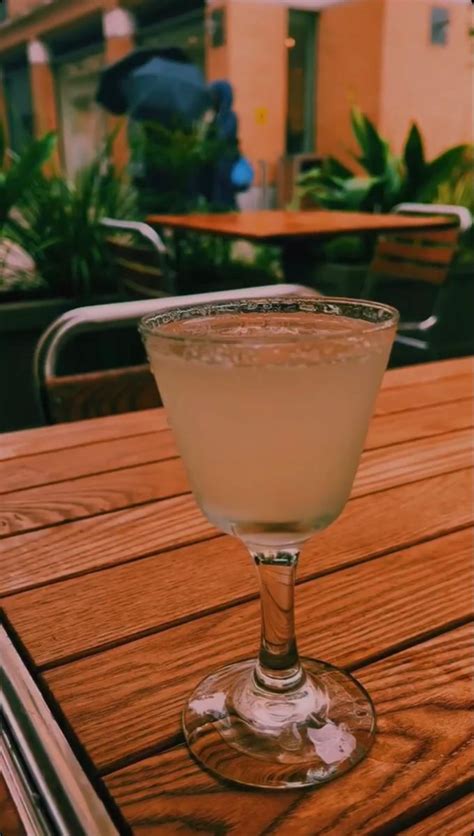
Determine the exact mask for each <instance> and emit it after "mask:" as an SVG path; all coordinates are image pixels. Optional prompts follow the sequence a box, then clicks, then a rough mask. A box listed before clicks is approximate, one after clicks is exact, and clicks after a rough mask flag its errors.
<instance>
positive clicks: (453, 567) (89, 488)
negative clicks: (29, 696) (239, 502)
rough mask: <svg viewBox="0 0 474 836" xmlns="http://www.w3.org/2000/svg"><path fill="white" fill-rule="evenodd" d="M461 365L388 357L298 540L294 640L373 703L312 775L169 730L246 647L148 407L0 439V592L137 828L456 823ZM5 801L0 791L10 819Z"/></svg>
mask: <svg viewBox="0 0 474 836" xmlns="http://www.w3.org/2000/svg"><path fill="white" fill-rule="evenodd" d="M473 371H474V366H473V361H472V359H456V360H449V361H444V362H442V363H431V364H425V365H422V366H419V367H410V368H406V369H397V370H394V371H391V372H389V373H387V375H386V376H385V378H384V383H383V387H382V391H381V393H380V396H379V399H378V401H377V405H376V413H375V417H374V419H373V420H372V423H371V427H370V431H369V435H368V438H367V442H366V446H365V452H364V454H363V456H362V460H361V465H360V468H359V471H358V475H357V478H356V481H355V484H354V490H353V494H352V497H351V500H350V501H349V503H348V504H347V507H346V509H345V511H344V512H343V514H342V515H341V517H340V519H339V520H338V521H337V522H336V523H335V524H334V525H332V526H331V527H330V528H329V529H328V530H327V531H325V532H323V533H322V534H320V535H319V536H317V537H314V538H313V539H312V540H311V541H310V542H309V543H308V544H307V546H306V547H305V549H304V551H303V555H302V558H301V561H300V567H299V573H298V589H297V624H298V635H299V644H300V650H301V651H302V653H303V654H306V655H309V656H316V657H322V658H326V659H328V660H329V661H332V662H334V663H335V664H340V665H343V666H346V667H348V668H349V669H351V670H353V671H355V672H356V674H357V676H358V677H359V678H360V679H361V680H362V681H363V683H364V684H365V685H366V687H367V688H368V689H369V691H370V693H371V695H372V696H373V698H374V699H375V702H376V705H377V709H378V713H379V734H378V737H377V740H376V743H375V746H374V749H373V750H372V752H371V754H370V756H369V758H368V759H367V760H366V761H364V762H363V763H362V764H361V765H359V766H358V767H357V768H356V769H355V770H354V771H352V772H350V773H348V774H347V775H345V776H344V777H343V778H341V779H339V780H338V781H337V782H335V783H334V784H333V785H328V786H326V787H323V788H321V789H319V790H317V791H315V792H308V791H307V792H302V793H295V792H292V793H276V794H275V793H270V794H268V793H267V794H265V793H259V792H246V791H244V790H237V789H232V788H230V787H225V786H223V785H220V784H218V783H216V782H215V781H214V780H213V779H212V778H210V777H209V776H208V775H206V773H204V772H203V771H201V770H200V769H199V768H198V767H197V766H196V765H195V764H194V762H193V761H192V760H191V759H190V757H189V756H188V754H187V751H186V749H185V747H184V746H183V745H182V734H181V729H180V713H181V709H182V705H183V703H184V701H185V698H186V696H187V695H188V694H189V692H190V691H191V688H192V687H193V686H194V685H195V684H196V682H197V681H198V680H199V679H200V678H201V677H202V676H203V675H205V674H206V673H207V672H209V671H210V670H211V669H213V668H215V667H216V666H217V665H219V664H220V663H224V662H227V661H231V660H234V659H236V658H239V657H240V658H243V657H245V656H248V655H251V654H252V653H254V652H255V650H256V646H257V642H258V622H259V604H258V599H257V584H256V578H255V577H254V570H253V567H252V565H251V561H250V560H249V558H248V557H247V555H246V553H245V549H244V548H243V546H241V545H240V544H239V543H238V542H237V541H235V540H233V539H232V538H229V537H226V536H224V535H222V534H220V533H219V532H217V531H216V530H215V529H214V528H213V527H212V526H211V525H210V524H209V523H208V522H207V521H206V520H205V519H204V517H203V516H202V514H201V512H200V511H199V510H198V508H197V507H196V504H195V502H194V500H193V499H192V497H191V496H190V495H189V493H188V491H189V487H188V480H187V477H186V474H185V470H184V467H183V465H182V463H181V462H180V460H179V458H177V451H176V448H175V446H174V442H173V438H172V434H171V431H170V430H169V428H168V426H167V422H166V415H165V413H164V411H163V410H149V411H146V412H137V413H133V414H130V415H123V416H112V417H108V418H103V419H97V420H96V419H91V420H88V421H82V422H79V423H72V424H69V425H58V426H55V427H50V428H42V429H38V430H26V431H22V432H20V433H8V434H5V435H3V436H0V556H1V559H0V594H2V595H3V598H2V599H1V601H0V603H1V605H2V607H3V609H4V612H5V615H6V617H7V623H9V624H10V625H11V628H12V629H13V631H14V632H15V633H16V634H17V636H18V637H19V638H20V640H21V642H22V643H23V645H24V647H25V648H26V651H27V653H28V655H29V657H30V660H31V663H32V665H33V666H34V668H35V670H36V675H37V677H38V680H39V682H40V683H41V684H43V685H44V687H45V688H47V689H48V690H49V692H50V696H51V698H52V699H53V700H56V701H57V703H58V706H59V708H60V712H62V715H63V716H64V717H65V718H66V720H67V721H68V724H70V726H71V727H72V729H73V731H74V732H75V733H76V734H77V735H78V737H79V740H80V741H81V743H82V745H83V747H84V748H85V749H86V750H87V752H88V754H89V756H90V758H91V761H92V764H93V772H94V773H95V772H96V771H98V772H99V773H101V774H102V775H103V776H104V779H105V780H106V782H107V784H108V785H109V788H110V790H111V792H112V794H113V796H114V797H115V799H116V801H117V803H118V804H119V805H120V808H121V810H122V813H123V815H124V817H125V819H127V820H128V821H129V822H130V824H131V826H132V830H133V832H134V833H140V834H148V833H150V834H152V833H153V834H155V833H160V834H161V833H164V834H178V833H193V832H202V833H208V834H216V833H232V834H235V836H241V834H244V833H245V836H247V834H249V836H252V834H255V836H257V834H267V833H268V834H270V833H272V834H281V835H282V836H287V834H290V833H291V834H292V836H293V834H296V836H298V834H303V836H306V834H308V836H310V834H311V836H313V834H314V836H318V834H327V836H346V834H347V836H349V834H351V836H352V834H361V836H369V834H371V835H372V836H394V834H396V833H402V832H403V833H405V832H406V833H407V834H409V836H410V834H413V836H417V834H436V836H437V834H438V833H439V834H440V836H444V834H445V833H446V836H451V834H453V836H454V833H456V834H457V833H459V834H460V835H461V836H464V833H466V836H467V834H470V830H471V829H472V826H471V825H470V824H469V817H468V813H469V809H468V808H469V803H470V802H471V799H469V798H468V796H467V794H466V793H467V792H468V789H469V784H468V782H469V778H470V768H471V765H472V761H473V758H472V747H471V748H470V746H469V744H470V738H472V720H471V718H470V716H469V714H468V708H469V699H472V692H471V691H470V689H469V678H470V677H472V669H469V665H472V662H471V657H472V653H470V652H471V648H472V632H470V629H471V628H470V622H471V620H472V618H473V601H472V594H471V589H472V573H473V565H472V550H473V529H472V525H473V523H474V502H473V498H474V497H473V482H472V461H473V456H472V423H473V420H472V419H473V415H472V409H471V399H470V396H471V394H472V382H473V376H474V375H473ZM2 804H3V805H4V806H3V807H2ZM4 810H7V807H6V806H5V802H4V801H3V796H2V794H1V787H0V833H2V836H7V833H8V831H7V830H6V827H7V824H9V819H8V811H7V812H6V813H5V812H4ZM5 822H6V823H5ZM20 832H21V831H20ZM13 833H15V831H13Z"/></svg>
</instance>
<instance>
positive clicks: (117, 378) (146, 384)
mask: <svg viewBox="0 0 474 836" xmlns="http://www.w3.org/2000/svg"><path fill="white" fill-rule="evenodd" d="M292 293H296V294H298V295H308V296H318V295H319V294H318V293H317V292H316V291H314V290H312V289H311V288H307V287H303V286H302V285H290V284H280V285H266V286H263V287H254V288H245V289H242V290H228V291H222V292H217V293H202V294H194V295H190V296H174V297H172V298H171V297H168V298H166V299H142V300H138V301H131V302H117V303H113V304H109V305H92V306H89V307H83V308H75V309H74V310H71V311H68V312H67V313H65V314H63V315H62V316H60V317H59V318H58V319H56V320H55V322H53V323H52V325H50V327H49V328H48V329H47V331H45V333H44V334H43V336H42V337H41V339H40V341H39V343H38V345H37V348H36V352H35V356H34V366H33V370H34V380H35V388H36V393H37V399H38V404H39V407H40V410H41V414H42V416H43V419H44V420H45V422H48V423H56V422H58V421H77V420H80V419H83V418H93V417H98V416H101V415H112V414H117V413H122V412H130V411H133V410H138V409H150V408H152V407H155V406H159V405H160V404H161V401H160V398H159V395H158V392H157V389H156V385H155V382H154V380H153V378H152V375H151V373H150V371H149V369H148V365H147V364H145V363H143V364H140V365H136V366H128V367H125V368H119V369H110V370H106V371H100V372H86V373H78V374H73V375H71V374H61V375H58V368H59V365H60V360H61V356H62V353H63V351H64V349H65V348H66V347H69V348H70V343H71V341H72V340H73V339H75V338H77V337H78V336H79V335H81V334H90V333H92V332H95V333H96V334H98V333H102V332H104V331H111V332H112V331H113V330H114V329H115V332H116V333H117V329H119V330H120V333H122V332H123V329H124V328H128V329H131V330H132V331H133V332H135V331H136V328H137V324H138V322H139V320H140V319H141V318H142V317H143V316H145V315H146V314H149V313H153V312H155V311H159V310H162V309H165V308H169V307H178V306H181V305H191V304H192V305H197V304H200V303H209V302H218V301H225V300H231V299H245V298H249V297H250V298H258V297H262V296H268V297H272V296H286V295H289V294H292ZM143 359H144V360H145V352H144V351H143Z"/></svg>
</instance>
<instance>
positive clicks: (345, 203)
mask: <svg viewBox="0 0 474 836" xmlns="http://www.w3.org/2000/svg"><path fill="white" fill-rule="evenodd" d="M351 125H352V131H353V134H354V138H355V141H356V143H357V146H358V151H357V152H356V153H355V154H353V155H352V156H353V158H354V162H355V163H356V164H357V166H358V169H359V170H360V169H362V172H363V173H359V172H358V171H356V170H355V169H351V168H349V167H348V166H346V165H344V164H343V163H341V162H340V161H339V160H337V159H335V158H334V157H327V158H326V159H325V160H324V161H323V163H322V165H321V166H319V167H317V168H314V169H311V170H310V171H308V172H306V173H305V174H303V175H302V176H301V177H300V178H299V181H298V192H297V199H298V200H299V202H300V204H304V206H305V207H310V206H313V207H316V206H317V207H324V208H327V209H337V210H345V211H360V212H390V210H391V209H393V207H394V206H396V205H397V204H399V203H405V202H421V203H431V202H433V201H435V200H436V198H437V195H438V194H439V190H440V188H441V187H442V186H445V185H446V184H449V183H452V182H453V180H455V179H456V177H458V176H459V173H460V172H462V171H464V172H466V171H467V169H468V158H469V152H470V149H469V146H467V145H458V146H455V147H453V148H449V149H448V150H447V151H444V152H443V153H442V154H440V155H439V156H438V157H436V158H435V159H433V160H431V161H427V159H426V156H425V150H424V144H423V139H422V136H421V133H420V130H419V128H418V126H417V125H416V124H412V125H411V127H410V129H409V131H408V134H407V137H406V140H405V142H404V146H403V151H402V154H401V156H398V155H396V154H395V153H394V152H393V150H392V149H391V148H390V145H389V143H388V142H387V141H386V140H385V139H383V137H381V135H380V134H379V133H378V131H377V129H376V128H375V126H374V125H373V123H372V122H371V120H370V119H369V118H368V116H366V115H365V114H364V113H362V112H361V111H360V110H359V109H358V108H353V109H352V111H351ZM374 244H375V236H370V235H369V236H360V237H356V236H345V237H341V238H339V239H336V240H334V241H332V242H330V243H329V244H327V245H326V246H325V247H324V250H323V259H322V262H321V261H320V263H319V264H318V267H317V269H316V273H315V275H314V277H313V280H314V283H315V285H316V286H317V287H318V288H320V289H321V290H323V291H324V292H336V293H341V294H342V295H355V291H356V290H358V291H360V289H361V286H362V282H363V280H364V277H365V275H366V272H367V269H368V265H369V263H370V260H371V257H372V253H373V248H374Z"/></svg>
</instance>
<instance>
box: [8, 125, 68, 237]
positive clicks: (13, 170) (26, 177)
mask: <svg viewBox="0 0 474 836" xmlns="http://www.w3.org/2000/svg"><path fill="white" fill-rule="evenodd" d="M55 146H56V136H55V135H54V134H53V133H49V134H46V135H45V136H43V137H41V139H35V140H33V141H32V142H31V143H30V144H29V145H27V146H26V148H25V149H24V150H23V151H22V153H21V154H11V155H10V156H11V159H10V162H9V160H8V153H7V147H6V142H5V132H4V128H3V125H2V123H1V122H0V233H1V232H2V230H3V226H4V224H5V223H6V221H7V219H8V217H9V215H10V212H11V210H12V209H13V207H14V206H15V205H16V204H17V203H18V202H19V201H20V200H21V199H22V198H23V196H24V194H25V192H26V191H27V190H28V189H29V188H30V186H31V183H32V182H33V181H34V180H35V178H36V177H38V176H39V175H40V172H41V168H42V166H43V165H44V163H45V162H47V160H49V158H50V157H51V155H52V153H53V151H54V148H55Z"/></svg>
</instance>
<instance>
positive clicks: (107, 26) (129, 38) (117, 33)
mask: <svg viewBox="0 0 474 836" xmlns="http://www.w3.org/2000/svg"><path fill="white" fill-rule="evenodd" d="M102 25H103V31H104V43H105V61H106V64H113V63H114V62H115V61H119V60H120V58H124V57H125V55H128V53H129V52H131V51H132V50H133V49H134V47H135V19H134V17H133V15H132V14H131V13H130V12H129V11H126V10H125V9H121V8H115V9H111V10H110V11H106V12H104V14H103V17H102ZM117 128H119V132H118V134H117V137H116V139H115V142H114V146H113V149H112V154H113V160H114V163H115V165H116V166H117V167H118V168H119V169H121V168H123V167H124V166H125V165H126V164H127V162H128V158H129V147H128V141H127V124H126V119H125V118H123V117H115V116H112V115H109V116H108V117H107V131H108V132H112V131H114V130H116V129H117Z"/></svg>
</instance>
